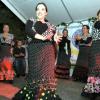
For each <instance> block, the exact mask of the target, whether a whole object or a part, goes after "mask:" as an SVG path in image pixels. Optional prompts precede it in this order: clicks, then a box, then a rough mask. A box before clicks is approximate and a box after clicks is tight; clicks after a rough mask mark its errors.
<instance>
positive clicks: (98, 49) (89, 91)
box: [82, 10, 100, 100]
mask: <svg viewBox="0 0 100 100" xmlns="http://www.w3.org/2000/svg"><path fill="white" fill-rule="evenodd" d="M92 38H93V43H92V46H91V52H90V60H89V75H88V80H87V84H86V85H85V87H84V88H83V91H82V95H83V96H88V97H90V99H91V100H95V98H96V96H97V95H99V96H100V10H99V11H98V12H97V20H96V21H95V23H94V26H93V30H92Z"/></svg>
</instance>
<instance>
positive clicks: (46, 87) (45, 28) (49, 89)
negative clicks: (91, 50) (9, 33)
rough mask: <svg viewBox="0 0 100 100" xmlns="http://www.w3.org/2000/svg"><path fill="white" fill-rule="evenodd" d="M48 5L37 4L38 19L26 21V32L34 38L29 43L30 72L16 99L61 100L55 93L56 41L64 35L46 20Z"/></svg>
mask: <svg viewBox="0 0 100 100" xmlns="http://www.w3.org/2000/svg"><path fill="white" fill-rule="evenodd" d="M47 13H48V10H47V6H46V5H45V4H44V3H39V4H38V5H37V6H36V14H37V18H38V19H37V20H35V19H30V20H28V21H27V23H26V32H27V33H28V35H29V36H30V37H31V38H32V41H31V42H30V43H29V45H28V64H29V72H28V75H27V77H26V82H27V85H26V86H25V87H24V88H23V89H22V90H20V91H19V93H17V94H16V96H15V97H14V98H13V99H14V100H60V98H59V96H57V95H56V94H55V89H56V78H55V74H54V68H55V48H54V44H53V43H54V41H56V43H58V42H60V41H61V39H62V37H60V36H57V35H56V34H55V32H56V30H55V26H54V25H52V24H51V23H49V22H48V21H47V20H45V17H46V15H47Z"/></svg>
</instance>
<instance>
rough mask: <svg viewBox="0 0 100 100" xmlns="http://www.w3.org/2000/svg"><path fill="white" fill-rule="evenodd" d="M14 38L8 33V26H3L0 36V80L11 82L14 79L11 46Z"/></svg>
mask: <svg viewBox="0 0 100 100" xmlns="http://www.w3.org/2000/svg"><path fill="white" fill-rule="evenodd" d="M13 39H14V36H13V34H10V33H9V25H7V24H4V26H3V33H1V34H0V80H6V81H8V80H9V82H12V80H13V78H14V70H13V61H12V59H11V56H12V53H11V44H12V42H13Z"/></svg>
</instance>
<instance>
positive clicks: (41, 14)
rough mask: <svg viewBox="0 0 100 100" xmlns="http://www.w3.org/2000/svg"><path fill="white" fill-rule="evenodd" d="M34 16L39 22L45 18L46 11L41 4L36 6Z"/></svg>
mask: <svg viewBox="0 0 100 100" xmlns="http://www.w3.org/2000/svg"><path fill="white" fill-rule="evenodd" d="M36 15H37V18H38V19H39V20H44V19H45V17H46V16H47V11H46V8H45V6H44V5H43V4H40V5H38V6H37V10H36Z"/></svg>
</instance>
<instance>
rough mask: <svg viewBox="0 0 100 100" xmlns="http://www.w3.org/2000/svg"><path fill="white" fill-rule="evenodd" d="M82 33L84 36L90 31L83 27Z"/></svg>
mask: <svg viewBox="0 0 100 100" xmlns="http://www.w3.org/2000/svg"><path fill="white" fill-rule="evenodd" d="M82 32H83V34H85V33H89V29H87V27H86V26H83V27H82Z"/></svg>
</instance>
